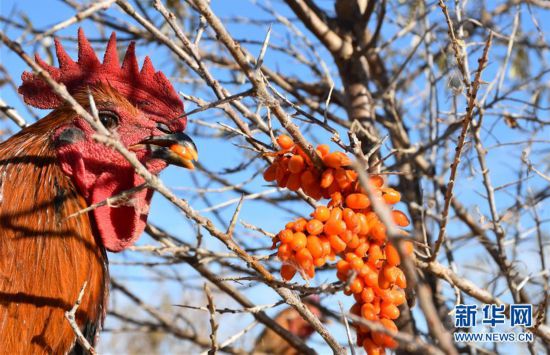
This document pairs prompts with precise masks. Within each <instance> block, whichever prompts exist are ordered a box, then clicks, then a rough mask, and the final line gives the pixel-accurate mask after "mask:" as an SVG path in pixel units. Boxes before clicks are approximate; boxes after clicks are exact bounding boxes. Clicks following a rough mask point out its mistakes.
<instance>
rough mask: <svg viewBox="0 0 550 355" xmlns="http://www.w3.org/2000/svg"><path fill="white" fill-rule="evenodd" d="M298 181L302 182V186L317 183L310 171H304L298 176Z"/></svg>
mask: <svg viewBox="0 0 550 355" xmlns="http://www.w3.org/2000/svg"><path fill="white" fill-rule="evenodd" d="M300 180H301V182H302V186H305V185H313V184H315V183H316V182H317V181H316V180H317V179H316V178H315V175H314V174H313V171H311V170H310V169H307V170H304V172H303V173H302V175H301V176H300Z"/></svg>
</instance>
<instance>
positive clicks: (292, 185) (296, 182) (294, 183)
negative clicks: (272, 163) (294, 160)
mask: <svg viewBox="0 0 550 355" xmlns="http://www.w3.org/2000/svg"><path fill="white" fill-rule="evenodd" d="M301 184H302V181H301V179H300V174H295V173H292V174H290V175H289V176H288V180H287V182H286V188H287V189H289V190H290V191H298V189H299V188H300V186H301Z"/></svg>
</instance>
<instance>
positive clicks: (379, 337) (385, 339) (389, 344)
mask: <svg viewBox="0 0 550 355" xmlns="http://www.w3.org/2000/svg"><path fill="white" fill-rule="evenodd" d="M380 323H382V325H383V326H384V327H385V328H386V329H388V330H391V331H394V332H397V326H396V325H395V323H394V322H393V321H392V320H391V319H386V318H382V319H380ZM372 339H373V341H374V343H376V344H379V345H380V346H384V347H386V348H391V349H393V348H396V347H397V342H396V341H395V340H394V339H393V338H392V337H391V336H390V335H386V334H384V333H379V332H372Z"/></svg>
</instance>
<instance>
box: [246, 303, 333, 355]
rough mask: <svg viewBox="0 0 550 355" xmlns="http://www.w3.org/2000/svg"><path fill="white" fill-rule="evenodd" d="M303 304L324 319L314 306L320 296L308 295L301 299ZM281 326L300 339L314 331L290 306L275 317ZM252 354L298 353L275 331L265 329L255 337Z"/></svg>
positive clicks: (287, 354) (293, 354)
mask: <svg viewBox="0 0 550 355" xmlns="http://www.w3.org/2000/svg"><path fill="white" fill-rule="evenodd" d="M303 301H304V303H305V305H306V306H307V307H308V308H309V310H310V311H311V313H313V314H315V315H316V316H317V317H319V318H320V320H321V321H322V322H324V321H325V318H324V317H323V314H322V313H321V310H320V309H319V308H318V307H316V306H315V303H319V301H320V297H318V296H310V297H308V298H306V299H304V300H303ZM274 320H275V322H277V323H278V324H279V325H280V326H281V327H283V328H285V329H286V330H288V331H289V332H290V333H292V334H294V335H296V336H298V337H299V338H301V339H302V340H304V341H305V340H307V339H308V338H309V337H310V336H311V335H312V334H313V332H314V331H315V330H314V329H313V327H312V326H311V324H309V322H308V321H306V320H304V318H302V316H301V315H300V313H298V311H296V310H295V309H294V308H292V307H288V308H285V309H283V310H282V311H281V312H279V313H278V314H277V315H276V316H275V318H274ZM252 354H253V355H298V354H299V353H298V352H297V350H296V349H294V348H293V347H292V345H290V344H289V343H287V342H286V341H285V340H284V339H283V338H281V337H280V336H279V335H278V334H277V333H275V332H274V331H273V330H271V329H267V328H266V329H265V330H264V331H263V332H262V333H261V334H260V335H259V336H258V338H257V339H256V343H255V345H254V350H253V351H252Z"/></svg>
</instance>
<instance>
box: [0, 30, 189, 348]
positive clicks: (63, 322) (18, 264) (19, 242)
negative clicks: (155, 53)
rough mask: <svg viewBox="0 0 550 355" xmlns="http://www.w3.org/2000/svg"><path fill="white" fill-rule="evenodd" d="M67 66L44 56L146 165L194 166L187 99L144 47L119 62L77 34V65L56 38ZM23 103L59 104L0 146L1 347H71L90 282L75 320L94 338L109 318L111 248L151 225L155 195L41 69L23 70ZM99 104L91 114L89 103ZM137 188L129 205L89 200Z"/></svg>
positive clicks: (112, 46)
mask: <svg viewBox="0 0 550 355" xmlns="http://www.w3.org/2000/svg"><path fill="white" fill-rule="evenodd" d="M55 47H56V54H57V58H58V61H59V67H55V66H50V65H48V64H47V63H45V62H44V61H43V60H41V59H40V57H39V56H38V55H37V56H36V62H37V63H38V64H39V65H40V66H41V67H42V68H43V69H44V70H46V71H47V72H48V73H49V74H50V75H51V76H52V78H54V79H55V80H56V81H57V82H59V83H62V84H64V85H65V86H66V87H67V90H68V91H69V92H70V93H71V94H72V95H73V96H74V97H75V99H76V100H77V101H78V102H79V103H80V104H81V105H82V106H83V107H84V108H86V109H88V110H90V105H91V99H90V96H89V95H90V94H91V96H92V97H93V102H95V105H96V107H97V110H98V118H99V120H100V121H101V123H102V124H103V126H104V127H105V128H107V129H108V130H109V131H110V132H111V133H112V135H113V136H115V137H118V139H119V140H120V141H121V142H122V143H123V145H124V146H125V147H126V148H127V149H129V150H130V151H133V152H134V153H135V154H136V157H137V158H138V159H139V160H140V161H141V162H142V163H143V164H144V165H145V166H146V167H147V169H148V170H149V171H150V172H152V173H154V174H158V173H159V172H160V171H161V170H163V169H164V168H165V167H166V166H167V165H168V164H174V165H179V166H182V167H186V168H190V169H192V168H193V160H196V158H197V153H196V152H197V150H196V147H195V145H194V143H193V141H192V140H191V139H190V138H189V137H188V136H187V135H186V134H185V133H183V130H184V129H185V127H186V124H187V119H186V117H185V115H184V108H183V102H182V101H181V99H180V98H179V96H178V94H177V93H176V92H175V90H174V88H173V87H172V85H171V84H170V82H169V81H168V80H167V78H166V77H165V76H164V74H163V73H162V72H160V71H155V69H154V68H153V65H152V63H151V60H150V59H149V58H148V57H146V58H145V61H144V64H143V66H142V68H141V70H140V69H139V65H138V62H137V58H136V55H135V44H134V43H131V44H130V45H129V46H128V49H127V50H126V54H125V56H124V60H123V63H122V65H120V64H119V59H118V54H117V48H116V47H117V44H116V36H115V34H114V33H113V34H112V35H111V37H110V39H109V42H108V44H107V49H106V51H105V55H104V59H103V62H100V60H99V59H98V58H97V56H96V54H95V52H94V50H93V49H92V47H91V45H90V43H89V41H88V40H87V39H86V36H85V35H84V32H83V31H82V30H81V29H80V30H79V31H78V61H73V60H72V59H71V57H70V56H69V55H68V54H67V52H66V51H65V49H64V48H63V46H62V45H61V43H60V42H59V41H58V40H56V41H55ZM22 81H23V83H22V85H21V86H20V88H19V93H20V94H21V95H22V96H23V98H24V101H25V103H27V104H29V105H31V106H34V107H37V108H41V109H53V111H52V112H51V113H50V114H48V115H47V116H45V117H44V118H42V119H41V120H39V121H37V122H36V123H35V124H33V125H31V126H29V127H26V128H24V129H23V130H22V131H20V132H19V133H18V134H16V135H15V136H13V137H11V138H10V139H8V140H7V141H5V142H3V143H1V144H0V353H2V354H44V353H48V354H51V353H53V354H64V353H69V352H71V353H80V352H82V348H81V347H80V346H79V345H78V343H77V342H76V336H75V334H74V332H73V330H72V328H71V326H70V324H69V322H68V321H67V319H66V318H65V312H66V311H68V310H70V309H71V308H72V306H73V304H74V303H75V302H76V300H77V299H78V296H79V293H80V290H81V289H82V288H83V285H84V284H86V285H87V286H86V288H85V292H84V296H83V298H82V300H81V304H80V306H79V308H78V311H77V313H76V323H77V326H78V327H79V328H80V330H81V332H82V334H83V336H84V337H85V338H86V339H87V340H88V342H89V343H90V344H92V345H93V344H95V343H96V340H97V335H98V332H99V330H100V327H101V324H102V322H103V319H104V317H105V308H106V302H107V297H108V284H109V274H108V268H107V264H108V261H107V254H106V251H110V252H120V251H122V250H124V249H126V248H127V247H129V246H131V245H132V244H133V243H134V242H135V241H136V240H137V239H138V238H139V236H140V234H141V233H142V232H143V230H144V227H145V225H146V221H147V213H148V211H149V205H150V202H151V197H152V194H153V191H152V190H151V189H147V188H144V189H141V190H139V188H137V187H138V186H140V185H142V184H143V183H144V180H143V179H142V178H141V177H140V176H139V175H137V174H136V173H135V171H134V168H133V167H132V166H131V165H130V164H129V163H128V161H127V160H126V159H124V157H123V156H122V155H120V154H119V153H118V152H116V151H114V150H113V149H112V148H110V147H108V146H106V145H104V144H102V143H99V142H96V141H95V140H94V139H93V137H92V136H93V135H94V134H95V131H94V130H93V129H92V128H91V126H90V125H89V124H88V123H87V122H86V121H85V120H84V119H83V118H82V117H80V116H78V115H76V114H75V112H74V111H73V110H72V109H71V107H70V106H68V105H67V104H66V103H65V102H64V101H63V100H62V99H61V98H59V97H58V96H57V95H56V94H55V92H54V91H52V90H51V89H50V87H49V86H48V85H47V84H46V83H45V82H44V81H43V80H42V79H41V78H40V77H39V76H38V75H36V74H33V73H30V72H24V73H23V75H22ZM90 111H91V110H90ZM132 188H136V189H135V190H137V191H138V192H135V193H134V194H133V195H132V197H131V199H130V200H129V201H128V202H126V203H125V204H123V205H119V206H111V205H103V206H101V207H98V208H95V209H93V210H92V211H90V212H88V213H79V211H82V210H84V209H86V208H87V207H89V206H91V205H95V204H97V203H99V202H102V201H104V200H105V199H107V198H109V197H111V196H115V195H117V194H119V193H121V192H123V191H126V190H128V189H132Z"/></svg>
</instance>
